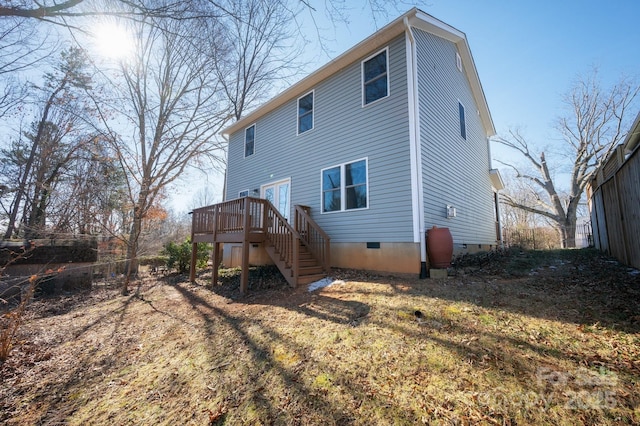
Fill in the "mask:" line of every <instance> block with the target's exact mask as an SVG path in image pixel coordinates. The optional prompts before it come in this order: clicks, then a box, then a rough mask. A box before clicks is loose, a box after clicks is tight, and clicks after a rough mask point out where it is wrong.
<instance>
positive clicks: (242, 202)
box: [192, 197, 331, 283]
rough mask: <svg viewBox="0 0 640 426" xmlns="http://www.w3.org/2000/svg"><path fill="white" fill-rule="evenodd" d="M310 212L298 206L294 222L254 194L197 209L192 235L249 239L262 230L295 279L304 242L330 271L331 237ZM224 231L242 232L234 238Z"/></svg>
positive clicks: (246, 254)
mask: <svg viewBox="0 0 640 426" xmlns="http://www.w3.org/2000/svg"><path fill="white" fill-rule="evenodd" d="M309 212H310V208H309V207H306V206H295V217H294V225H293V226H292V225H291V224H290V223H289V222H288V220H287V219H286V218H285V217H284V216H282V214H281V213H280V212H279V211H278V210H277V209H276V208H275V207H274V206H273V205H272V204H271V203H270V202H269V201H267V200H263V199H260V198H253V197H244V198H238V199H235V200H230V201H225V202H223V203H219V204H215V205H212V206H207V207H201V208H198V209H194V210H193V217H192V235H193V236H194V237H195V236H197V235H202V234H208V235H210V236H211V237H212V240H213V241H237V242H241V241H244V242H248V241H250V238H249V237H250V236H251V235H250V234H255V233H263V234H264V238H266V240H267V241H268V242H269V244H270V245H271V246H273V249H274V250H275V253H277V254H278V255H279V256H280V261H281V262H282V263H283V264H284V265H285V266H286V268H290V269H291V271H290V273H291V278H292V281H290V282H294V283H295V282H297V280H298V276H299V273H300V263H299V262H300V256H299V251H300V247H301V245H303V246H305V247H306V248H307V250H308V251H309V252H310V253H311V254H312V255H313V256H314V257H315V258H316V259H317V261H318V262H319V263H320V265H321V266H322V269H323V270H324V272H325V273H329V272H330V264H331V261H330V245H329V242H330V238H329V236H328V235H327V233H326V232H324V231H323V230H322V228H320V226H318V224H317V223H316V222H315V221H314V220H313V219H312V218H311V216H310V214H309ZM224 234H239V235H237V238H238V239H237V240H234V239H230V238H229V237H230V236H229V235H227V236H224ZM208 238H209V237H207V239H208ZM234 238H235V237H234ZM194 241H197V240H195V239H194ZM245 257H246V259H245ZM274 261H275V259H274ZM192 262H193V260H192ZM245 262H248V251H247V250H245V252H244V254H243V263H245ZM279 267H280V265H279ZM283 273H284V271H283ZM192 275H193V274H192ZM214 276H215V275H214ZM193 279H195V276H193V278H192V280H193ZM243 282H244V279H243Z"/></svg>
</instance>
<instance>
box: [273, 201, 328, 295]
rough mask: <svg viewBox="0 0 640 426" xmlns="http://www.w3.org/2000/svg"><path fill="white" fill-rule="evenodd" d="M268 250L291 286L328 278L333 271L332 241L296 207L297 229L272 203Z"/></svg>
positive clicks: (295, 224)
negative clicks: (331, 268)
mask: <svg viewBox="0 0 640 426" xmlns="http://www.w3.org/2000/svg"><path fill="white" fill-rule="evenodd" d="M269 207H270V208H269V211H268V213H267V219H268V223H269V226H268V227H267V233H266V238H265V246H266V251H267V253H268V254H269V256H270V257H271V260H273V263H275V265H276V266H277V267H278V269H279V270H280V272H281V273H282V275H283V276H284V278H285V279H286V280H287V282H288V283H289V285H290V286H291V287H297V286H299V285H306V284H310V283H312V282H315V281H318V280H321V279H322V278H325V277H326V276H327V274H328V273H329V271H330V266H329V265H330V260H329V253H330V246H329V244H330V238H329V236H328V235H327V234H326V233H325V232H324V231H323V230H322V228H320V226H318V224H316V223H315V221H314V220H313V219H311V216H310V215H309V210H310V209H309V207H306V206H295V216H294V221H293V226H291V225H290V224H289V223H288V221H287V220H286V219H285V218H284V217H282V215H281V214H280V212H278V211H277V210H276V209H275V207H273V206H272V205H271V203H269Z"/></svg>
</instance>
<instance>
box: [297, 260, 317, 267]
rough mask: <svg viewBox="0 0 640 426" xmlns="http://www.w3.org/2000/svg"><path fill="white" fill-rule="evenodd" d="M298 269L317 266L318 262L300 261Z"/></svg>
mask: <svg viewBox="0 0 640 426" xmlns="http://www.w3.org/2000/svg"><path fill="white" fill-rule="evenodd" d="M299 264H300V267H301V268H307V267H309V266H319V265H318V261H317V260H315V259H300V263H299Z"/></svg>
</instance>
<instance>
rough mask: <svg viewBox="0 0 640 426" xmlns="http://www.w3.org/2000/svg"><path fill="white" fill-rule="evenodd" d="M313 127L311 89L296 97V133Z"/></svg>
mask: <svg viewBox="0 0 640 426" xmlns="http://www.w3.org/2000/svg"><path fill="white" fill-rule="evenodd" d="M311 129H313V91H311V92H309V93H307V94H306V95H304V96H303V97H301V98H299V99H298V134H301V133H304V132H306V131H307V130H311Z"/></svg>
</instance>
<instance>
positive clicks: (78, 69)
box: [4, 48, 91, 239]
mask: <svg viewBox="0 0 640 426" xmlns="http://www.w3.org/2000/svg"><path fill="white" fill-rule="evenodd" d="M86 66H87V60H86V56H85V53H84V52H83V51H82V50H81V49H77V48H71V49H69V50H66V51H64V52H63V53H62V56H61V61H60V63H59V64H58V66H57V67H56V70H55V71H54V72H53V73H49V74H47V75H46V76H45V81H46V84H45V87H44V88H43V93H45V99H43V101H42V110H41V112H40V115H39V117H38V119H37V121H36V122H35V123H34V125H33V129H32V132H27V133H25V136H26V145H23V146H18V147H16V149H17V151H16V156H15V160H16V164H15V166H16V167H17V173H16V174H15V175H16V177H17V181H16V182H15V187H14V188H13V192H14V194H15V196H14V198H13V200H12V202H11V205H10V207H9V209H8V226H7V229H6V232H5V235H4V238H5V239H8V238H11V236H12V235H14V233H15V232H16V230H17V228H16V221H17V219H18V214H19V212H20V210H22V211H23V218H22V220H23V222H25V223H26V224H27V225H28V227H30V228H31V227H33V228H35V227H41V225H43V223H44V207H45V204H46V202H47V198H48V195H49V193H50V187H51V185H52V183H53V182H54V180H56V179H57V177H58V176H59V172H60V170H61V168H62V167H63V166H65V165H66V164H67V163H68V162H69V161H70V160H71V157H72V156H73V153H74V152H75V149H76V147H77V141H76V142H71V144H70V145H69V144H67V145H66V147H64V148H63V146H62V144H63V140H64V139H65V138H68V137H69V136H70V135H73V134H77V133H76V131H77V126H78V122H79V117H80V114H84V113H85V112H86V111H85V109H84V106H81V105H80V104H81V103H82V101H81V100H79V98H78V96H77V91H84V90H86V89H88V88H89V86H90V82H91V78H90V76H89V75H88V74H87V73H86ZM14 151H15V150H14ZM5 156H6V155H5ZM30 189H33V191H30ZM26 197H29V200H28V201H29V202H27V203H24V205H23V200H24V199H25V198H26ZM28 216H29V217H28ZM30 236H31V235H26V237H27V238H29V237H30Z"/></svg>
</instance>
